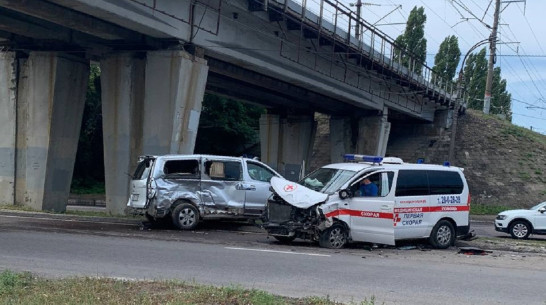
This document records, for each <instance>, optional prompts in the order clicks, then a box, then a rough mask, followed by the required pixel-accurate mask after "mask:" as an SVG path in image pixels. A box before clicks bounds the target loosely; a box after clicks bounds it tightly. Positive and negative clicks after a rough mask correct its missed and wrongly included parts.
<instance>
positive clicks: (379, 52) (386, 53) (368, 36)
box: [248, 0, 455, 103]
mask: <svg viewBox="0 0 546 305" xmlns="http://www.w3.org/2000/svg"><path fill="white" fill-rule="evenodd" d="M248 1H249V2H254V3H255V5H258V6H261V7H262V8H263V10H269V11H271V10H274V11H277V13H279V14H282V15H283V16H285V17H286V18H288V19H289V20H288V21H289V22H290V20H291V22H296V23H297V24H296V26H299V28H300V30H301V31H302V32H305V31H314V32H315V34H316V36H314V37H313V38H316V39H318V40H319V41H321V39H322V40H326V41H329V43H330V44H331V45H332V52H331V53H330V54H329V56H330V57H331V58H330V62H332V64H334V62H336V61H339V58H335V56H336V54H340V53H345V54H346V55H347V57H348V58H353V59H356V61H357V64H351V63H349V62H345V63H344V64H346V68H347V69H351V68H352V69H354V70H355V71H354V72H355V73H345V75H346V76H347V75H351V74H353V75H354V74H357V75H358V74H359V72H361V70H362V63H365V64H367V65H368V66H367V68H368V69H369V68H370V66H371V68H372V69H375V70H378V71H381V74H387V75H388V76H390V77H396V78H399V80H400V81H401V82H406V83H407V84H408V85H409V86H412V87H415V88H419V90H418V91H419V93H421V94H423V95H426V96H428V97H429V98H431V99H435V100H437V101H439V102H441V103H450V102H451V99H452V98H453V97H454V96H453V90H454V89H455V88H454V83H453V82H452V81H451V80H444V79H442V78H441V77H439V76H438V75H437V74H436V73H434V71H433V70H432V69H431V68H430V67H428V66H427V65H426V64H425V63H424V62H420V61H419V60H418V59H417V56H416V55H414V54H412V53H410V52H408V51H407V50H404V49H402V48H401V47H399V46H398V45H397V44H396V43H395V41H394V39H392V38H391V37H389V36H388V35H387V34H385V33H383V32H382V31H380V30H378V29H377V28H376V27H375V26H373V25H372V24H370V23H369V22H367V21H366V20H364V19H362V18H360V16H357V14H356V12H354V11H353V10H352V9H350V8H349V7H347V6H346V5H345V4H343V3H341V2H340V1H338V0H248ZM357 28H358V30H360V31H359V33H357V32H358V30H357ZM357 34H358V35H357ZM305 36H306V35H305V33H302V35H300V39H305V38H306V37H305ZM307 36H309V35H307ZM357 36H358V37H357ZM297 45H298V46H299V45H301V44H300V43H297ZM343 51H345V52H343ZM299 52H305V53H307V54H308V53H310V52H313V51H312V50H309V49H308V48H299V50H298V56H296V58H290V59H292V60H294V61H296V62H299V63H302V62H301V60H300V56H299ZM316 53H317V54H316V55H317V56H321V57H322V58H326V57H327V56H326V55H325V54H323V53H320V52H316ZM281 55H282V50H281ZM305 65H306V66H310V65H309V63H306V64H305ZM419 66H420V68H421V69H419V68H418V67H419ZM311 68H315V69H316V68H317V67H316V66H315V67H311ZM316 70H317V71H319V72H321V73H325V71H323V70H318V69H316ZM418 70H421V72H418ZM326 74H328V73H326ZM329 74H330V76H333V75H332V73H331V70H330V73H329ZM343 81H345V82H347V80H346V79H345V80H343ZM347 83H349V84H354V82H352V83H351V82H347ZM356 86H358V83H356Z"/></svg>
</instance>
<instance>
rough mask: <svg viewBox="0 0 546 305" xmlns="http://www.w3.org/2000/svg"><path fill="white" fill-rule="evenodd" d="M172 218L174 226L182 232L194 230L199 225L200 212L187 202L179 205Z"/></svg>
mask: <svg viewBox="0 0 546 305" xmlns="http://www.w3.org/2000/svg"><path fill="white" fill-rule="evenodd" d="M171 216H172V219H173V224H174V225H175V226H176V227H178V228H179V229H182V230H192V229H194V228H195V227H197V224H198V223H199V211H198V210H197V208H196V207H195V206H193V205H192V204H190V203H187V202H185V203H182V204H179V205H177V206H176V207H175V208H174V210H173V211H172V215H171Z"/></svg>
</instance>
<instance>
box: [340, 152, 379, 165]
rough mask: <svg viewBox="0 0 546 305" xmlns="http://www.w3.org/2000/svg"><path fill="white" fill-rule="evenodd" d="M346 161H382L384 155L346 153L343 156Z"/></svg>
mask: <svg viewBox="0 0 546 305" xmlns="http://www.w3.org/2000/svg"><path fill="white" fill-rule="evenodd" d="M343 158H344V159H345V161H360V162H372V163H381V161H383V157H381V156H366V155H355V154H345V156H343Z"/></svg>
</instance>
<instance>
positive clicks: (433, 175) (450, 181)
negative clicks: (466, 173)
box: [427, 171, 464, 195]
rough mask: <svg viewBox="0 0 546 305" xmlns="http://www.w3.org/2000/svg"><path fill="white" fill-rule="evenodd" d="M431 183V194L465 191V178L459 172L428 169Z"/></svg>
mask: <svg viewBox="0 0 546 305" xmlns="http://www.w3.org/2000/svg"><path fill="white" fill-rule="evenodd" d="M427 173H428V181H429V183H430V194H432V195H447V194H461V193H462V192H463V187H464V186H463V179H461V175H460V174H459V173H458V172H452V171H427Z"/></svg>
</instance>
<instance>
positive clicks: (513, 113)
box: [512, 112, 546, 121]
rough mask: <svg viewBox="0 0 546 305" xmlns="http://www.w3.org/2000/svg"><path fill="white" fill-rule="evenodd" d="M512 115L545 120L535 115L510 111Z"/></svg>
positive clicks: (545, 119)
mask: <svg viewBox="0 0 546 305" xmlns="http://www.w3.org/2000/svg"><path fill="white" fill-rule="evenodd" d="M512 115H518V116H522V117H526V118H531V119H536V120H541V121H546V118H539V117H536V116H531V115H525V114H521V113H515V112H512Z"/></svg>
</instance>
